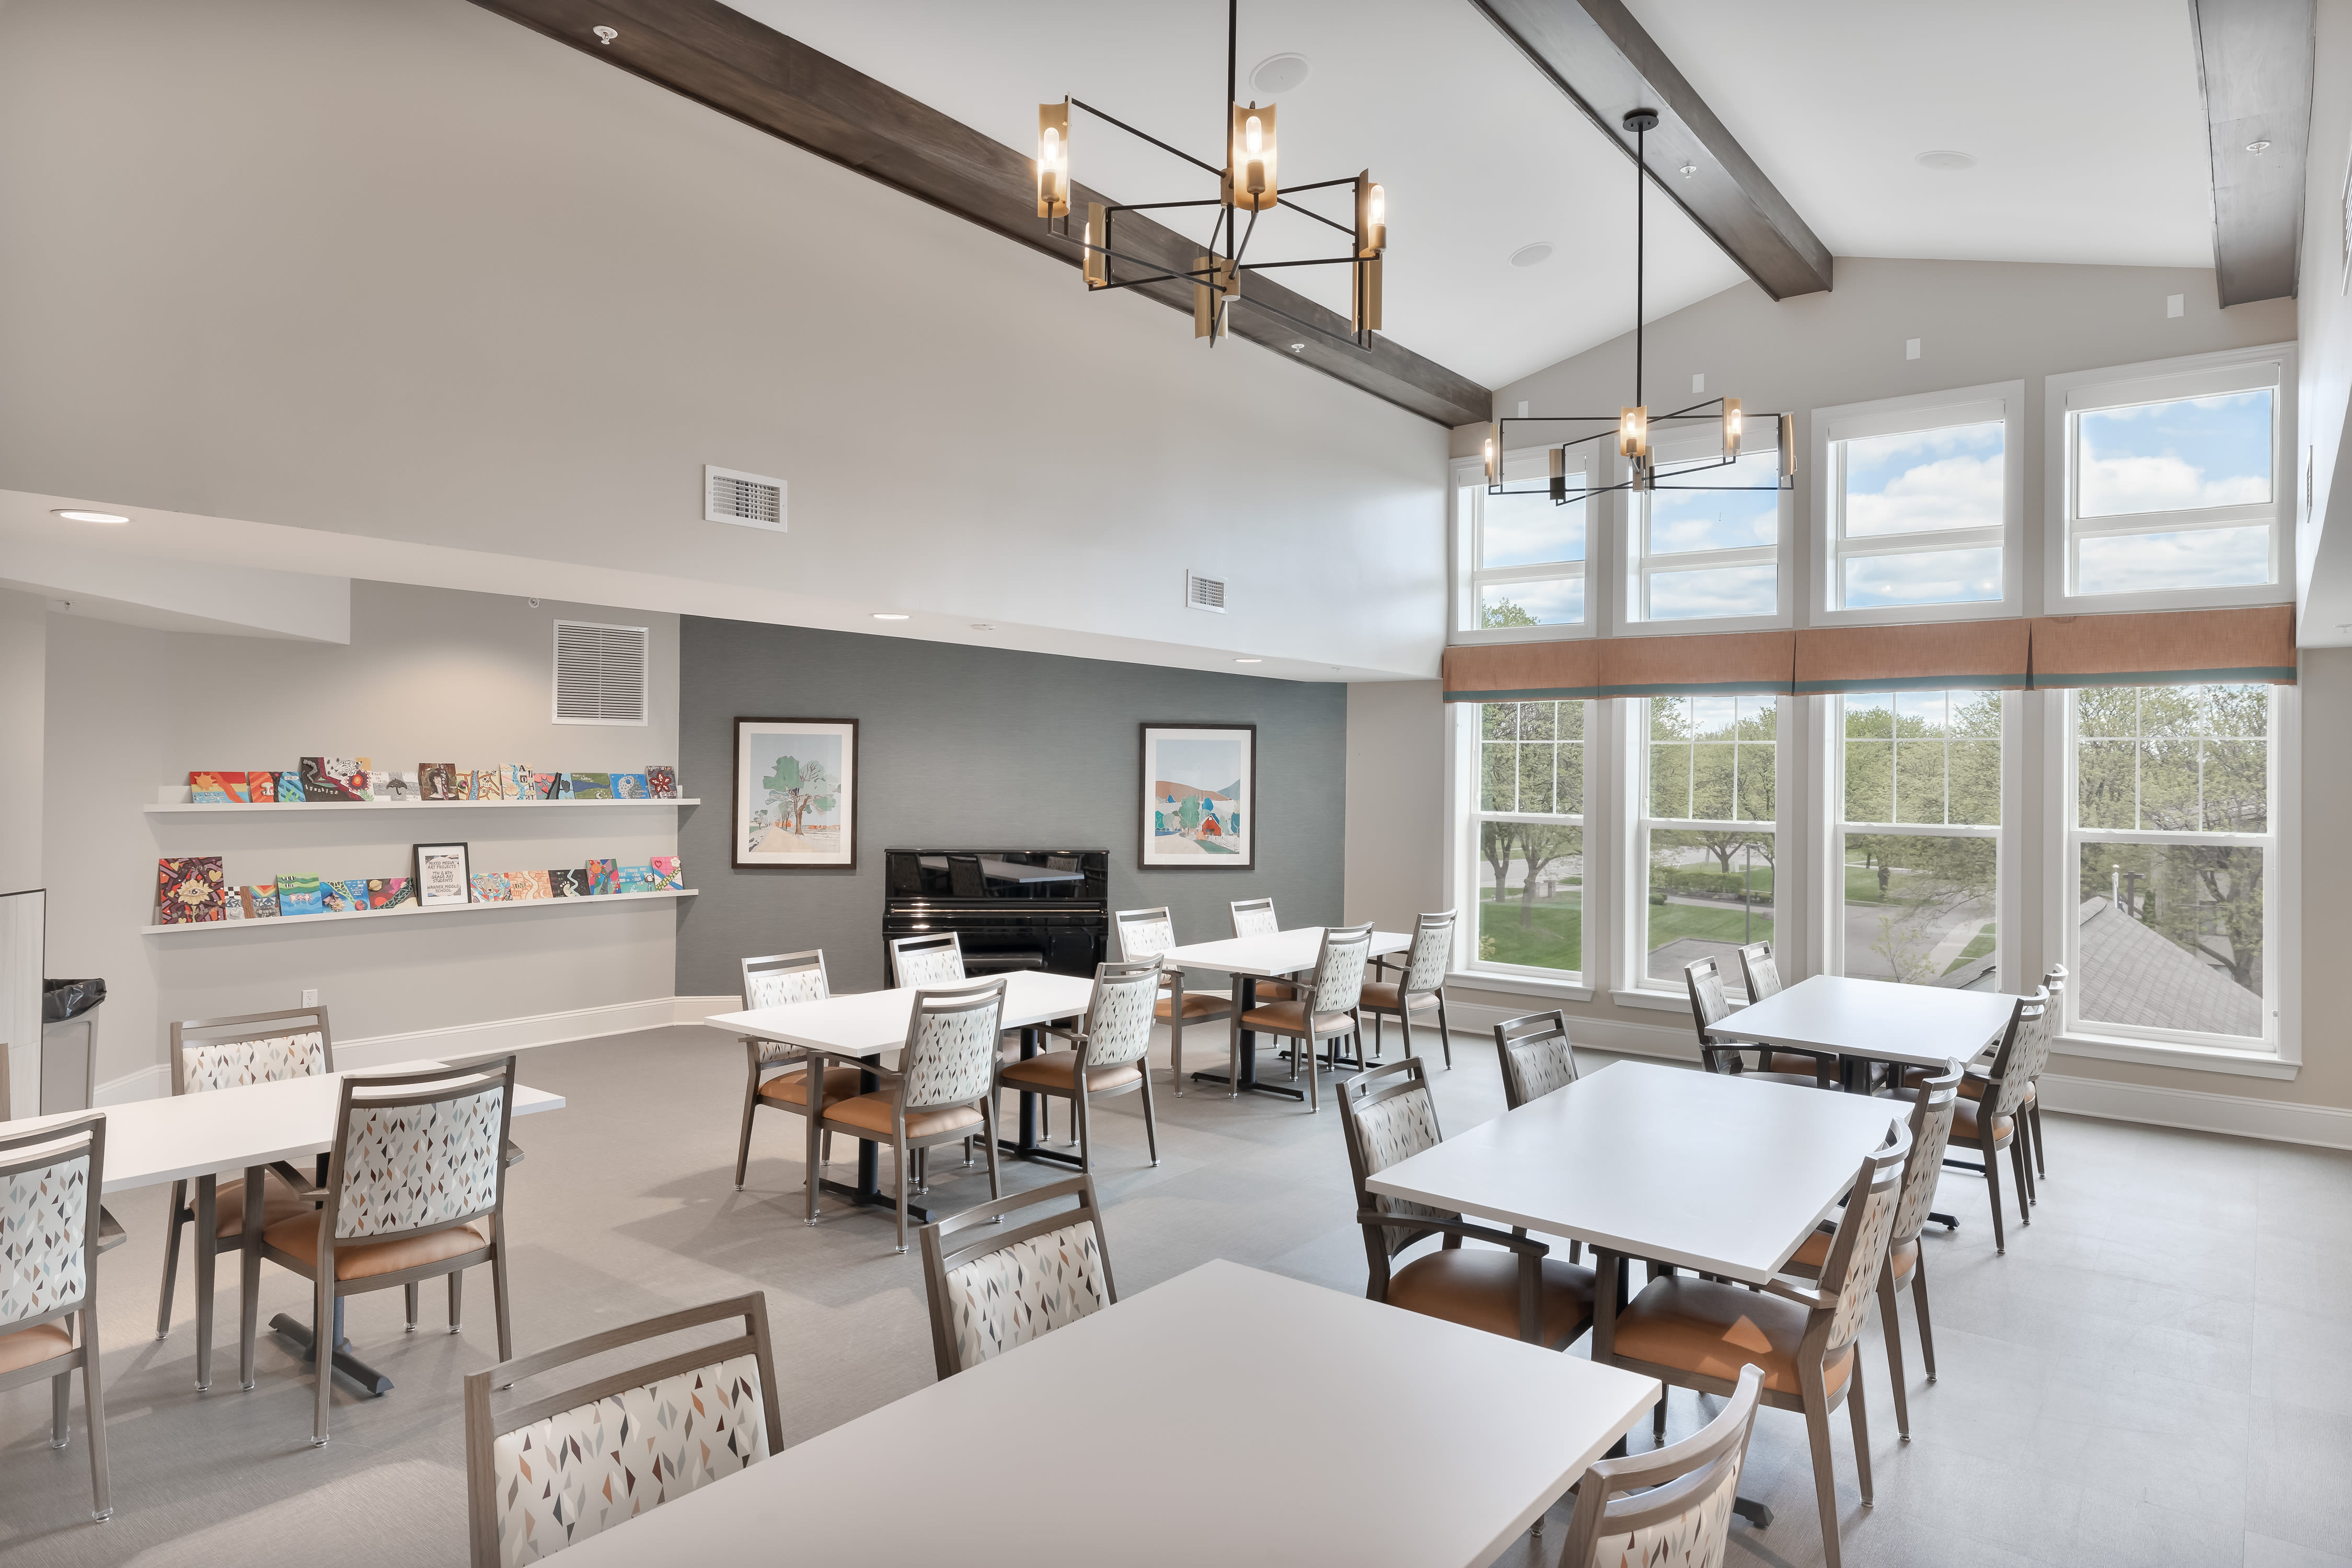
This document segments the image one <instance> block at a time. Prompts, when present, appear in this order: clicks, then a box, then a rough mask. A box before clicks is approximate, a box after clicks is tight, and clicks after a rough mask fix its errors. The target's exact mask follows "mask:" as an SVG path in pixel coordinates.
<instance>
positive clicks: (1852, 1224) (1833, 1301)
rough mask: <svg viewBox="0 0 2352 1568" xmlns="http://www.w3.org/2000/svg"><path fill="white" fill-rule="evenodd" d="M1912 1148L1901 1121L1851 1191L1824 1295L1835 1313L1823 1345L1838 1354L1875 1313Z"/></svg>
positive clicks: (1826, 1267) (1826, 1268) (1827, 1265)
mask: <svg viewBox="0 0 2352 1568" xmlns="http://www.w3.org/2000/svg"><path fill="white" fill-rule="evenodd" d="M1910 1152H1911V1132H1910V1130H1909V1129H1908V1128H1906V1127H1904V1126H1903V1125H1901V1124H1900V1123H1896V1124H1895V1126H1894V1127H1893V1128H1892V1129H1891V1130H1890V1132H1889V1135H1888V1137H1887V1141H1886V1142H1885V1144H1884V1145H1883V1146H1882V1147H1880V1148H1879V1149H1877V1150H1876V1151H1874V1152H1872V1153H1871V1154H1869V1155H1868V1156H1866V1157H1865V1158H1864V1160H1863V1162H1862V1173H1861V1174H1860V1175H1859V1176H1857V1177H1856V1178H1855V1179H1854V1184H1853V1189H1852V1190H1851V1191H1850V1192H1849V1193H1848V1194H1846V1203H1845V1209H1844V1212H1843V1214H1842V1215H1840V1216H1839V1219H1838V1228H1837V1235H1836V1237H1834V1238H1833V1239H1832V1241H1831V1242H1830V1254H1829V1258H1827V1259H1826V1260H1825V1261H1824V1262H1823V1264H1822V1282H1821V1283H1822V1298H1823V1300H1824V1303H1825V1304H1826V1305H1827V1306H1828V1307H1829V1309H1830V1311H1831V1313H1832V1316H1831V1319H1830V1334H1829V1339H1828V1341H1827V1342H1826V1343H1825V1344H1824V1346H1823V1349H1824V1350H1825V1351H1826V1352H1829V1353H1831V1354H1835V1353H1836V1352H1839V1351H1841V1350H1843V1349H1844V1348H1845V1347H1846V1346H1848V1345H1850V1344H1852V1343H1853V1342H1854V1341H1855V1340H1856V1339H1859V1338H1860V1337H1861V1335H1862V1325H1863V1323H1864V1321H1865V1320H1866V1319H1867V1318H1868V1317H1869V1316H1870V1303H1871V1299H1872V1295H1873V1293H1874V1291H1876V1290H1877V1289H1878V1270H1879V1268H1880V1266H1881V1265H1883V1264H1884V1263H1885V1261H1886V1249H1887V1247H1888V1246H1889V1245H1890V1244H1892V1242H1893V1241H1894V1238H1895V1208H1896V1206H1897V1205H1898V1204H1899V1203H1900V1202H1901V1200H1902V1196H1903V1166H1904V1163H1905V1161H1906V1159H1907V1158H1908V1156H1909V1155H1910Z"/></svg>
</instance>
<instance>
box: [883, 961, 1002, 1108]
mask: <svg viewBox="0 0 2352 1568" xmlns="http://www.w3.org/2000/svg"><path fill="white" fill-rule="evenodd" d="M1003 1014H1004V982H1003V981H1002V980H992V981H990V982H989V983H988V984H984V985H975V986H971V987H969V988H967V989H964V990H960V991H919V992H917V993H916V994H915V1016H914V1017H913V1018H912V1019H911V1020H910V1021H909V1023H908V1028H907V1058H906V1061H905V1062H904V1063H903V1064H902V1065H901V1067H900V1069H899V1071H900V1075H901V1076H902V1077H903V1078H904V1079H906V1086H907V1099H906V1105H907V1109H908V1110H921V1109H923V1108H924V1107H927V1106H933V1105H969V1104H971V1102H972V1101H973V1100H978V1099H980V1098H981V1097H982V1096H983V1095H985V1094H986V1093H987V1092H988V1091H989V1089H990V1088H991V1087H992V1086H993V1084H994V1083H995V1081H996V1050H997V1044H996V1037H997V1034H998V1029H997V1020H998V1019H999V1018H1001V1017H1003Z"/></svg>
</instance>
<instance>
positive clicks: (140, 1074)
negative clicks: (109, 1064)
mask: <svg viewBox="0 0 2352 1568" xmlns="http://www.w3.org/2000/svg"><path fill="white" fill-rule="evenodd" d="M171 1092H172V1069H171V1068H169V1067H167V1066H165V1065H164V1064H163V1063H162V1062H157V1063H156V1064H155V1065H154V1066H153V1067H145V1068H140V1069H139V1070H138V1071H137V1072H128V1073H124V1074H123V1075H122V1076H121V1078H110V1079H107V1080H106V1081H105V1082H104V1083H102V1084H100V1085H99V1086H98V1109H100V1110H103V1109H105V1108H106V1107H107V1106H110V1105H128V1104H130V1103H131V1101H132V1100H159V1099H161V1098H162V1097H163V1096H164V1095H167V1094H169V1093H171Z"/></svg>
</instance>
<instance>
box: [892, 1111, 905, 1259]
mask: <svg viewBox="0 0 2352 1568" xmlns="http://www.w3.org/2000/svg"><path fill="white" fill-rule="evenodd" d="M892 1152H893V1153H894V1154H895V1155H896V1156H897V1157H896V1158H895V1159H893V1160H892V1161H891V1162H890V1163H891V1164H892V1165H894V1166H895V1167H897V1170H896V1173H895V1176H894V1178H893V1179H894V1180H896V1181H897V1182H898V1250H899V1251H901V1252H904V1251H906V1250H907V1142H906V1140H905V1139H904V1138H900V1139H898V1140H897V1142H896V1143H895V1146H894V1148H893V1151H892Z"/></svg>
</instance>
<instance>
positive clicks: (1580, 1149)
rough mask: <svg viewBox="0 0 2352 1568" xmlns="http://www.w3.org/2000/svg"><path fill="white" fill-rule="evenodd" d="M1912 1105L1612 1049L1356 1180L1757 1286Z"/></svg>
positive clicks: (1395, 1194) (1818, 1219)
mask: <svg viewBox="0 0 2352 1568" xmlns="http://www.w3.org/2000/svg"><path fill="white" fill-rule="evenodd" d="M1909 1110H1910V1107H1909V1106H1907V1105H1905V1104H1901V1103H1899V1102H1896V1101H1893V1100H1872V1099H1869V1098H1866V1097H1864V1096H1861V1095H1850V1094H1826V1093H1823V1092H1822V1090H1820V1089H1800V1088H1797V1087H1795V1086H1793V1085H1790V1084H1780V1083H1761V1082H1756V1081H1752V1080H1744V1079H1738V1078H1735V1077H1732V1076H1730V1075H1727V1074H1722V1073H1706V1072H1694V1071H1692V1070H1691V1069H1689V1068H1670V1067H1660V1066H1656V1065H1654V1064H1652V1063H1648V1062H1612V1063H1611V1064H1610V1065H1609V1066H1607V1067H1604V1068H1598V1069H1596V1070H1594V1071H1592V1072H1589V1073H1587V1074H1585V1075H1584V1076H1583V1077H1582V1078H1580V1079H1578V1080H1577V1081H1576V1082H1574V1083H1571V1084H1570V1085H1569V1086H1568V1087H1566V1088H1565V1089H1556V1090H1554V1091H1553V1092H1552V1093H1550V1094H1547V1095H1545V1096H1543V1097H1542V1098H1541V1099H1539V1100H1531V1101H1529V1102H1528V1104H1526V1105H1523V1106H1521V1107H1519V1109H1518V1110H1513V1111H1507V1112H1506V1113H1505V1114H1503V1115H1501V1116H1498V1117H1496V1119H1495V1120H1494V1121H1489V1122H1486V1123H1485V1124H1484V1125H1482V1126H1478V1127H1473V1128H1471V1129H1470V1130H1469V1131H1466V1132H1463V1133H1460V1134H1458V1135H1456V1136H1454V1137H1451V1138H1448V1139H1446V1140H1445V1142H1443V1143H1441V1144H1439V1145H1438V1146H1437V1147H1436V1148H1434V1149H1425V1150H1423V1152H1420V1153H1418V1154H1415V1155H1413V1156H1412V1158H1410V1159H1407V1160H1401V1161H1399V1162H1398V1163H1395V1164H1393V1165H1391V1166H1390V1167H1389V1168H1388V1169H1387V1170H1385V1171H1382V1172H1381V1173H1380V1174H1379V1175H1377V1176H1374V1177H1373V1178H1371V1180H1370V1182H1368V1183H1366V1185H1367V1186H1369V1187H1370V1188H1371V1190H1372V1191H1374V1192H1376V1193H1385V1194H1388V1195H1389V1196H1391V1197H1399V1198H1412V1199H1415V1200H1417V1201H1419V1202H1421V1203H1425V1204H1430V1205H1434V1206H1435V1207H1438V1208H1442V1209H1459V1210H1461V1211H1463V1212H1465V1213H1466V1214H1473V1215H1480V1216H1482V1217H1484V1218H1486V1219H1490V1220H1496V1221H1499V1222H1500V1223H1502V1224H1504V1225H1516V1226H1527V1227H1528V1229H1529V1230H1532V1231H1538V1232H1541V1233H1542V1234H1544V1235H1546V1236H1558V1237H1571V1238H1573V1239H1575V1240H1578V1241H1582V1242H1585V1243H1587V1244H1589V1245H1591V1246H1593V1247H1604V1248H1606V1249H1608V1250H1609V1251H1612V1252H1617V1253H1623V1254H1631V1255H1633V1256H1635V1257H1640V1258H1656V1259H1658V1260H1659V1261H1661V1262H1664V1263H1675V1264H1680V1265H1683V1266H1685V1267H1686V1268H1696V1269H1700V1270H1702V1271H1704V1272H1706V1273H1708V1274H1721V1275H1725V1276H1727V1277H1729V1278H1731V1279H1740V1280H1745V1281H1747V1282H1748V1283H1749V1284H1759V1285H1760V1284H1762V1283H1763V1282H1764V1281H1765V1280H1767V1279H1770V1278H1771V1277H1772V1276H1773V1274H1774V1273H1775V1272H1776V1271H1777V1270H1778V1269H1779V1268H1780V1265H1781V1264H1783V1263H1786V1262H1787V1261H1788V1260H1789V1255H1790V1253H1792V1252H1794V1251H1796V1250H1797V1247H1798V1246H1799V1244H1800V1243H1801V1242H1802V1241H1803V1240H1804V1239H1805V1237H1807V1236H1809V1235H1811V1233H1812V1229H1813V1226H1816V1225H1818V1224H1820V1223H1821V1221H1822V1218H1823V1217H1824V1216H1825V1215H1828V1213H1829V1212H1830V1210H1831V1209H1832V1208H1833V1207H1835V1206H1836V1205H1837V1201H1838V1199H1839V1198H1840V1197H1842V1196H1843V1195H1844V1194H1845V1190H1846V1188H1847V1187H1849V1186H1851V1185H1852V1184H1853V1178H1854V1173H1855V1172H1856V1171H1858V1170H1859V1169H1860V1168H1861V1165H1862V1157H1863V1156H1864V1154H1866V1153H1868V1152H1870V1151H1871V1150H1873V1149H1875V1148H1877V1147H1878V1146H1879V1144H1880V1143H1882V1142H1885V1138H1886V1130H1887V1125H1888V1124H1889V1123H1890V1122H1893V1121H1899V1120H1900V1119H1901V1118H1902V1117H1904V1116H1905V1115H1906V1114H1907V1113H1908V1111H1909Z"/></svg>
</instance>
